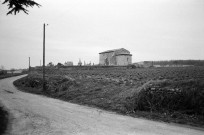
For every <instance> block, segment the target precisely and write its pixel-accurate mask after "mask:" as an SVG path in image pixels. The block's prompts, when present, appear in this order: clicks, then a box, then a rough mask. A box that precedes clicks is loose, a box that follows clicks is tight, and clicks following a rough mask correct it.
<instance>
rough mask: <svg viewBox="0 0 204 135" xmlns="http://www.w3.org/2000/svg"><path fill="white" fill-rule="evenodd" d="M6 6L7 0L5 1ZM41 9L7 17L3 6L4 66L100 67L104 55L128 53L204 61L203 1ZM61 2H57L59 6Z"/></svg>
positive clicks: (84, 0) (117, 0)
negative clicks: (89, 64)
mask: <svg viewBox="0 0 204 135" xmlns="http://www.w3.org/2000/svg"><path fill="white" fill-rule="evenodd" d="M0 2H1V3H2V1H0ZM36 2H38V3H39V4H41V5H42V7H40V8H38V7H34V8H29V15H26V14H24V13H23V12H21V13H19V14H17V15H8V16H7V15H6V13H7V12H8V9H7V6H6V5H2V4H0V65H3V66H5V67H6V68H7V69H10V68H27V67H28V57H31V66H38V65H40V60H42V45H43V23H48V24H49V25H48V26H47V27H46V63H48V62H51V61H52V62H53V63H54V64H57V63H58V62H61V63H64V62H65V61H73V62H74V64H77V63H78V61H79V59H81V60H82V62H83V61H86V62H90V61H91V62H92V63H95V64H98V63H99V54H98V53H99V52H102V51H106V50H110V49H116V48H125V49H127V50H129V51H130V52H131V54H132V55H133V56H132V59H133V62H139V61H144V60H175V59H202V60H203V59H204V0H60V1H56V0H55V1H54V0H52V1H51V0H49V1H48V0H47V1H45V0H36ZM56 2H58V3H56Z"/></svg>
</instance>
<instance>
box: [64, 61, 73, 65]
mask: <svg viewBox="0 0 204 135" xmlns="http://www.w3.org/2000/svg"><path fill="white" fill-rule="evenodd" d="M73 65H74V64H73V62H72V61H67V62H65V63H64V66H73Z"/></svg>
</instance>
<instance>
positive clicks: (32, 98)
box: [0, 75, 204, 135]
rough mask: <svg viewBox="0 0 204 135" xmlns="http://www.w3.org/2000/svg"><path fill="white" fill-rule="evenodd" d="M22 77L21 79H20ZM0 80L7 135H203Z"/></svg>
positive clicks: (201, 132) (203, 132) (7, 80)
mask: <svg viewBox="0 0 204 135" xmlns="http://www.w3.org/2000/svg"><path fill="white" fill-rule="evenodd" d="M23 76H25V75H23ZM23 76H18V77H12V78H7V79H3V80H0V103H1V104H2V105H3V106H5V108H6V109H8V111H9V112H10V114H11V117H10V126H9V129H8V134H11V135H204V130H203V129H200V128H195V127H187V126H181V125H175V124H168V123H162V122H155V121H150V120H145V119H140V118H132V117H128V116H122V115H118V114H115V113H112V112H107V111H103V110H99V109H96V108H90V107H86V106H81V105H76V104H72V103H68V102H64V101H60V100H57V99H52V98H48V97H44V96H40V95H33V94H29V93H24V92H21V91H19V90H17V89H16V88H15V87H14V86H13V81H14V80H16V79H19V78H21V77H23Z"/></svg>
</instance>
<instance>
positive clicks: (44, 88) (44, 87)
mask: <svg viewBox="0 0 204 135" xmlns="http://www.w3.org/2000/svg"><path fill="white" fill-rule="evenodd" d="M45 90H46V86H45V24H43V91H45Z"/></svg>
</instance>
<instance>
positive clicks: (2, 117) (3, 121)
mask: <svg viewBox="0 0 204 135" xmlns="http://www.w3.org/2000/svg"><path fill="white" fill-rule="evenodd" d="M7 125H8V113H7V112H6V111H5V110H4V109H3V108H2V107H1V106H0V135H3V134H4V133H5V131H6V129H7Z"/></svg>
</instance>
